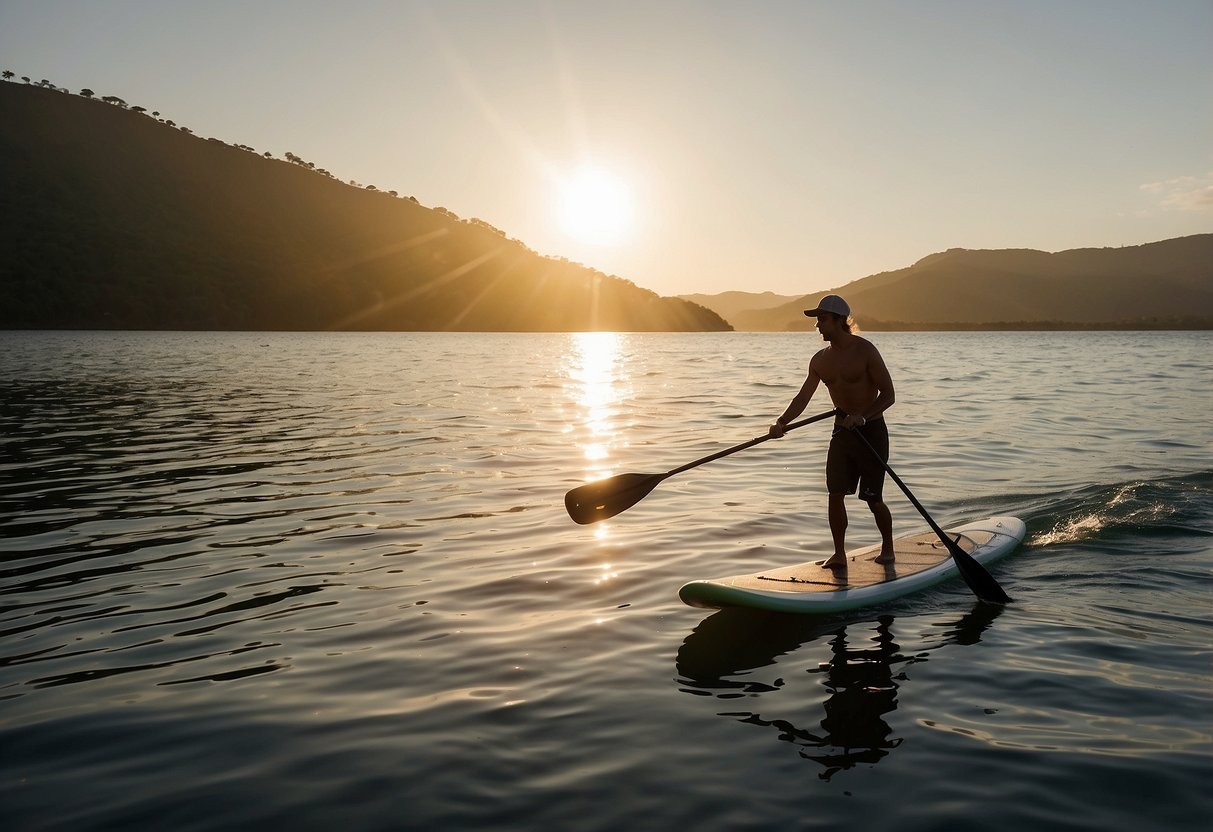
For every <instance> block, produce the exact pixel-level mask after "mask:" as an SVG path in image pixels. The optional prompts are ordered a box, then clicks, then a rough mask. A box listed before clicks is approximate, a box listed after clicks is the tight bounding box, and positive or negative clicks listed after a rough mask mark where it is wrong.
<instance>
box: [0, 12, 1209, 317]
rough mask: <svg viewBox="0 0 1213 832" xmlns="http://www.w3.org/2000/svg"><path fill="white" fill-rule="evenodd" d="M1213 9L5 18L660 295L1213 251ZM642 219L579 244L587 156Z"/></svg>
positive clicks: (260, 140) (45, 64) (70, 83)
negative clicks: (619, 186) (569, 200)
mask: <svg viewBox="0 0 1213 832" xmlns="http://www.w3.org/2000/svg"><path fill="white" fill-rule="evenodd" d="M1211 44H1213V2H1210V0H1157V2H1150V3H1144V2H1121V1H1120V0H1046V1H1045V2H1033V1H1032V0H1019V1H1017V2H1011V1H1010V0H1008V1H1007V2H1001V3H999V2H980V0H954V1H951V2H949V1H948V0H922V1H921V2H868V1H866V0H857V2H847V3H843V2H808V1H806V2H752V3H750V2H747V3H743V2H731V3H723V2H720V3H713V2H697V3H690V2H663V0H649V2H644V3H634V2H612V3H601V2H555V0H553V2H530V1H529V0H511V1H510V2H441V3H439V2H388V1H387V0H378V1H376V2H372V1H371V0H350V1H349V2H345V3H333V2H303V1H302V0H296V1H294V2H287V0H259V1H258V2H230V1H229V0H207V2H197V0H190V1H189V2H177V1H176V0H156V1H153V0H105V1H104V2H82V1H81V0H76V1H75V2H63V1H62V0H36V1H35V2H27V1H26V0H0V69H8V70H12V71H13V72H15V73H17V75H18V76H22V75H27V76H29V77H30V78H31V79H32V80H34V81H38V80H40V79H43V78H45V79H48V80H50V81H52V82H53V83H55V84H56V85H58V86H60V87H67V88H68V89H70V90H72V91H73V92H75V91H78V90H79V89H80V88H82V87H89V88H91V89H94V90H96V91H97V93H98V94H99V95H118V96H120V97H122V98H124V99H125V100H126V101H128V102H130V103H131V104H138V105H141V106H144V107H147V108H148V109H149V110H153V109H155V110H160V111H161V112H162V113H163V114H164V116H165V117H167V118H171V119H173V120H175V121H176V122H177V123H178V124H181V125H185V126H188V127H191V128H192V129H193V130H194V132H195V133H196V134H197V135H200V136H203V137H209V136H213V137H216V138H220V139H223V140H225V141H228V142H230V143H233V144H236V143H242V144H248V145H251V146H253V147H255V148H256V149H257V150H258V151H259V152H260V151H265V150H269V151H272V152H273V153H274V154H275V155H277V156H279V157H281V156H282V155H283V154H284V153H285V152H286V151H291V152H293V153H296V154H298V155H299V156H302V157H303V158H304V159H306V160H309V161H312V162H315V163H316V164H317V165H318V166H320V167H324V168H327V169H328V170H330V171H332V173H333V174H334V175H336V176H337V177H339V178H341V179H345V180H351V179H352V180H356V181H358V182H360V183H364V184H374V185H376V186H378V187H379V188H381V189H383V190H397V191H399V192H401V193H402V194H409V195H413V196H416V197H417V199H418V200H420V201H421V203H422V204H425V205H429V206H444V207H446V208H448V209H450V210H452V211H454V212H455V213H456V214H458V215H460V216H462V217H479V218H481V219H483V220H486V221H488V222H490V223H492V224H493V225H496V226H498V227H499V228H501V229H503V230H504V231H505V232H506V233H508V234H509V235H510V236H513V237H516V238H518V239H521V240H523V241H524V242H526V243H527V244H528V245H530V246H531V247H532V248H534V249H536V250H537V251H540V252H542V253H545V254H552V255H562V256H567V257H569V258H570V259H572V260H576V261H578V262H582V263H585V264H587V265H591V266H594V267H596V268H599V269H602V270H603V271H606V272H609V273H612V274H617V275H619V276H621V277H625V278H627V279H629V280H632V281H634V282H635V283H637V284H639V285H641V286H644V287H646V288H650V289H653V290H654V291H657V292H660V293H661V294H674V293H683V292H697V291H702V292H719V291H725V290H728V289H746V290H752V291H760V290H765V289H770V290H774V291H777V292H780V293H785V294H800V293H806V292H811V291H815V290H818V289H824V288H828V287H831V286H836V285H840V284H842V283H845V282H847V281H849V280H852V279H856V278H859V277H863V276H865V275H868V274H872V273H875V272H878V271H882V270H886V269H892V268H899V267H901V266H905V265H908V264H910V263H912V262H913V261H915V260H917V259H918V258H920V257H922V256H925V255H927V254H929V253H931V252H934V251H939V250H942V249H946V248H950V247H954V246H962V247H967V248H1011V247H1028V248H1039V249H1044V250H1048V251H1056V250H1061V249H1066V248H1077V247H1086V246H1120V245H1136V244H1140V243H1144V242H1150V241H1154V240H1160V239H1166V238H1169V237H1177V236H1182V235H1186V234H1194V233H1202V232H1209V231H1213V46H1211ZM587 159H588V160H593V161H594V162H595V163H596V164H598V165H599V166H601V167H604V168H606V169H607V170H609V171H611V172H613V173H614V174H615V175H616V176H617V177H618V178H619V179H620V180H621V181H623V182H624V183H625V184H626V185H627V186H628V188H629V189H630V191H631V194H632V199H633V201H634V204H635V206H636V216H635V219H634V222H633V231H632V233H631V235H630V236H629V238H628V239H625V240H624V241H622V242H621V243H618V244H616V245H610V246H592V245H587V244H582V243H578V242H577V241H575V240H572V239H569V238H568V237H567V236H566V235H565V234H564V232H563V231H562V230H561V227H560V223H559V222H558V217H557V216H556V204H557V202H558V200H557V196H556V186H555V184H554V183H555V181H556V180H557V179H558V178H559V177H560V176H561V175H563V174H565V173H567V172H569V171H571V170H573V169H574V168H575V167H576V166H577V165H578V164H579V163H580V162H581V161H583V160H587Z"/></svg>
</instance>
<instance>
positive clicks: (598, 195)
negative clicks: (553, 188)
mask: <svg viewBox="0 0 1213 832" xmlns="http://www.w3.org/2000/svg"><path fill="white" fill-rule="evenodd" d="M557 214H558V218H559V220H560V228H561V230H562V231H564V233H565V234H567V235H568V236H569V237H572V238H573V239H574V240H577V241H578V242H581V243H587V244H590V245H598V246H609V245H616V244H618V243H621V242H623V241H624V240H626V239H627V237H628V236H629V234H630V233H631V230H632V223H633V219H634V215H635V214H634V210H633V205H632V195H631V193H630V190H629V188H628V187H627V185H626V184H625V183H624V182H623V180H621V179H620V178H619V177H617V176H615V175H614V174H612V173H610V172H609V171H606V170H604V169H602V168H598V167H588V166H587V167H583V168H580V169H578V170H577V171H575V172H574V173H573V174H572V175H571V176H569V177H567V178H566V179H564V181H562V182H561V183H560V194H559V200H558V206H557Z"/></svg>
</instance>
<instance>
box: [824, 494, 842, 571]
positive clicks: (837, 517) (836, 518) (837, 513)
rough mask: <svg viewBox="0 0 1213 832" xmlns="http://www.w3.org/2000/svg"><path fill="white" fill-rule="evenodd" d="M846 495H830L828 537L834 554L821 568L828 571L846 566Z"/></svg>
mask: <svg viewBox="0 0 1213 832" xmlns="http://www.w3.org/2000/svg"><path fill="white" fill-rule="evenodd" d="M846 498H847V495H846V494H831V495H830V503H829V505H830V535H831V536H832V537H833V538H834V554H833V555H831V556H830V559H829V560H827V561H826V562H825V563H823V564H822V566H826V567H829V568H830V569H836V568H839V567H841V568H844V569H845V568H846V565H847V504H846Z"/></svg>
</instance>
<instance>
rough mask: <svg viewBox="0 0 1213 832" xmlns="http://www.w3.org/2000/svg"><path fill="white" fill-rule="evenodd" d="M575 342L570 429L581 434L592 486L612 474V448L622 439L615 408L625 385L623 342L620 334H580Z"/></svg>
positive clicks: (572, 359)
mask: <svg viewBox="0 0 1213 832" xmlns="http://www.w3.org/2000/svg"><path fill="white" fill-rule="evenodd" d="M572 339H573V349H572V355H571V364H570V367H569V377H570V378H571V379H572V381H573V384H574V396H575V404H576V405H577V408H578V413H577V417H576V419H575V423H574V424H573V425H571V429H572V430H573V431H574V432H576V433H579V434H580V437H579V440H578V447H579V448H580V449H581V452H582V454H583V456H584V457H585V461H586V463H587V466H586V469H585V472H586V481H587V482H589V481H591V480H596V479H599V478H601V477H605V476H609V475H610V474H611V467H610V463H609V460H610V458H611V448H612V447H613V446H614V444H615V442H616V440H617V439H618V436H619V428H618V425H617V423H616V417H617V415H618V414H617V410H616V405H617V404H618V403H619V401H620V399H621V398H622V397H623V389H622V388H623V382H624V381H625V379H624V377H623V374H622V372H621V369H620V362H619V357H620V356H619V354H620V347H621V342H622V338H621V336H620V335H619V333H617V332H577V333H574V334H573V335H572Z"/></svg>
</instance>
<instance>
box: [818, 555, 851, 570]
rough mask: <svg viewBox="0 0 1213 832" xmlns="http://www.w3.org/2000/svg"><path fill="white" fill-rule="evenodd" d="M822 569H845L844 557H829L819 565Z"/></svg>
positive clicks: (845, 560)
mask: <svg viewBox="0 0 1213 832" xmlns="http://www.w3.org/2000/svg"><path fill="white" fill-rule="evenodd" d="M821 568H822V569H846V568H847V559H846V556H845V555H831V556H830V558H829V560H826V561H825V562H823V563H822V564H821Z"/></svg>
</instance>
